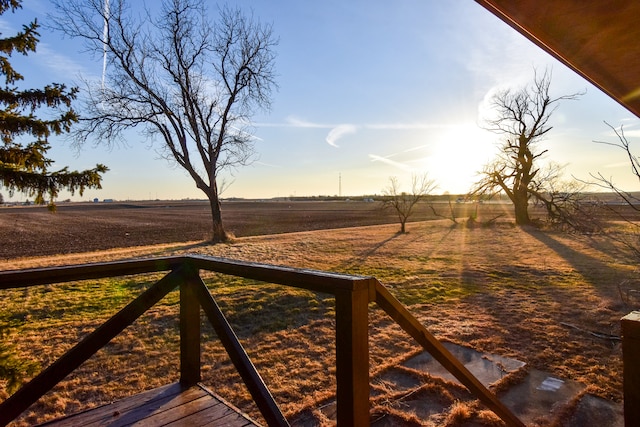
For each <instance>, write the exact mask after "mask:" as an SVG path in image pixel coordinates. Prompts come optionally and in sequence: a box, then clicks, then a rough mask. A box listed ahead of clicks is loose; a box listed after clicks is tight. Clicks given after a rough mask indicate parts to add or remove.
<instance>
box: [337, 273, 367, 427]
mask: <svg viewBox="0 0 640 427" xmlns="http://www.w3.org/2000/svg"><path fill="white" fill-rule="evenodd" d="M373 280H374V279H369V281H370V282H371V281H373ZM336 382H337V393H336V401H337V402H336V403H337V422H338V426H353V427H358V426H362V427H364V426H368V425H369V424H370V421H369V288H368V287H365V288H361V289H356V290H353V291H351V292H349V291H341V292H338V293H337V294H336Z"/></svg>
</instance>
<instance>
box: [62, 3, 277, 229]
mask: <svg viewBox="0 0 640 427" xmlns="http://www.w3.org/2000/svg"><path fill="white" fill-rule="evenodd" d="M54 3H55V7H56V10H57V12H58V15H57V16H55V17H53V22H54V27H55V28H57V29H59V30H60V31H63V32H64V33H65V34H67V35H69V36H71V37H77V38H80V39H82V40H84V42H85V45H86V47H87V49H88V50H89V51H90V52H92V53H93V54H94V55H98V56H102V55H104V58H105V59H106V64H107V66H106V68H105V69H106V70H107V72H106V74H105V75H104V76H103V82H98V81H94V82H85V83H86V93H87V98H86V102H87V105H86V108H85V112H86V113H85V114H86V115H85V116H84V117H83V118H81V123H82V124H83V126H82V127H81V128H80V129H79V130H78V131H77V132H76V133H75V137H76V141H77V142H78V143H80V144H82V143H84V142H86V141H87V140H88V139H90V138H93V139H94V140H96V141H100V142H102V141H107V142H108V143H110V144H113V143H114V142H117V141H118V140H119V139H120V138H122V137H123V132H124V131H126V130H128V129H130V128H138V127H141V128H142V131H143V133H144V134H145V135H146V136H147V137H149V138H152V139H153V138H159V139H160V140H161V141H162V142H163V149H164V154H165V156H166V157H167V158H168V159H170V160H172V161H174V162H175V163H177V164H178V165H180V166H181V167H183V168H184V169H185V170H186V171H187V172H188V173H189V175H190V176H191V178H192V179H193V180H194V182H195V184H196V187H197V188H199V189H200V190H202V191H203V192H204V193H205V194H206V196H207V198H208V199H209V203H210V207H211V214H212V222H213V223H212V225H213V235H212V240H213V241H214V242H219V241H224V240H226V239H227V235H226V233H225V230H224V228H223V225H222V214H221V207H220V200H219V196H220V187H221V186H222V185H223V182H222V180H221V172H222V171H223V170H228V169H232V170H233V169H235V168H237V167H238V166H241V165H246V164H248V163H250V162H251V161H252V160H253V157H254V156H253V155H254V151H253V139H252V136H251V133H250V128H249V124H250V118H251V117H252V115H253V113H254V112H255V111H256V108H268V107H269V106H270V98H271V91H272V89H273V88H275V87H276V83H275V72H274V63H275V51H274V48H275V45H276V44H277V41H276V40H275V39H274V37H273V32H272V27H271V26H270V25H262V24H260V23H258V22H256V21H254V20H253V18H252V17H247V16H245V15H244V14H243V13H242V12H241V11H240V10H239V9H231V8H227V7H224V8H221V9H219V19H218V20H217V21H215V22H214V21H212V20H210V18H209V16H208V14H207V10H206V9H205V6H204V4H205V2H201V1H197V0H165V1H163V3H162V6H161V7H160V9H159V12H158V13H157V16H154V15H153V14H152V12H151V11H150V10H145V11H144V13H139V12H138V11H133V10H132V9H130V8H129V5H128V3H127V1H126V0H111V1H110V3H105V4H103V2H102V0H54ZM105 5H108V6H105Z"/></svg>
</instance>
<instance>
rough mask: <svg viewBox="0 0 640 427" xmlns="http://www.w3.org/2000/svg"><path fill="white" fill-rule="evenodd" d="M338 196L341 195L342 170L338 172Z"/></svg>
mask: <svg viewBox="0 0 640 427" xmlns="http://www.w3.org/2000/svg"><path fill="white" fill-rule="evenodd" d="M338 197H342V172H339V173H338Z"/></svg>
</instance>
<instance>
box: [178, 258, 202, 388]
mask: <svg viewBox="0 0 640 427" xmlns="http://www.w3.org/2000/svg"><path fill="white" fill-rule="evenodd" d="M191 270H192V269H191V268H189V269H188V271H189V273H188V276H187V278H186V280H185V281H184V282H183V283H182V284H181V285H180V384H182V385H183V386H186V387H190V386H192V385H194V384H196V383H198V382H199V381H200V303H199V302H198V297H197V296H196V292H195V291H194V286H198V285H199V282H198V280H199V275H198V272H197V270H195V269H194V271H191Z"/></svg>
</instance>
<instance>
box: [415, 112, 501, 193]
mask: <svg viewBox="0 0 640 427" xmlns="http://www.w3.org/2000/svg"><path fill="white" fill-rule="evenodd" d="M433 138H434V139H433V140H432V141H430V143H429V146H430V150H429V156H428V157H426V158H425V164H424V165H423V167H424V170H425V172H427V173H428V174H429V176H430V177H431V178H433V179H435V180H436V181H437V182H438V189H439V191H440V192H449V193H451V194H463V193H466V192H467V191H469V189H470V188H471V186H472V185H473V183H474V182H476V181H477V180H478V172H480V171H481V170H482V167H483V166H484V165H485V164H486V163H487V162H488V161H489V160H490V159H491V158H492V157H493V156H494V155H495V144H494V142H495V140H496V135H495V134H492V133H491V132H488V131H486V130H484V129H482V128H480V127H479V126H478V125H477V124H475V123H459V124H452V125H448V126H446V127H444V128H443V129H442V131H441V132H438V133H437V134H435V135H434V136H433Z"/></svg>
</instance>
